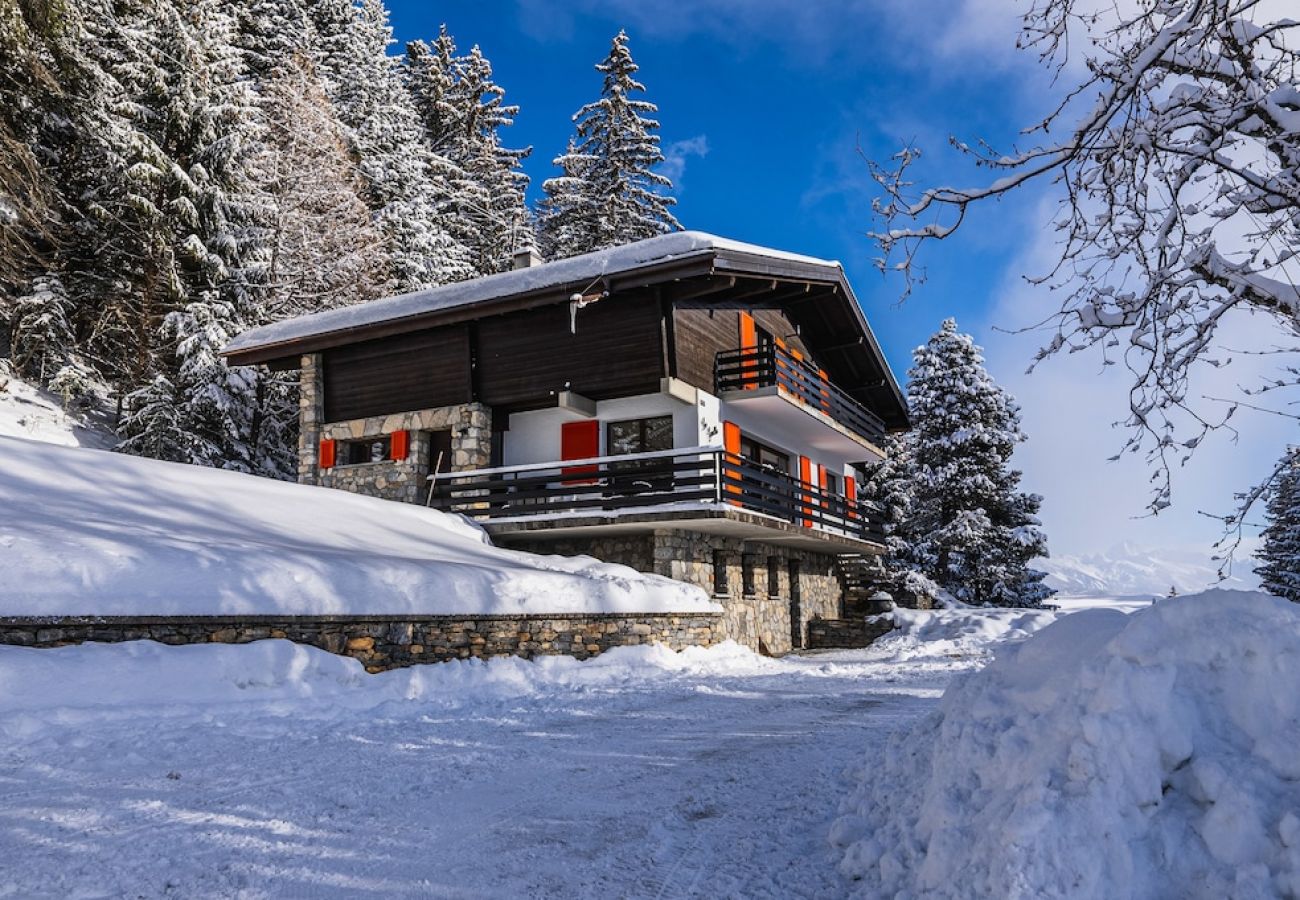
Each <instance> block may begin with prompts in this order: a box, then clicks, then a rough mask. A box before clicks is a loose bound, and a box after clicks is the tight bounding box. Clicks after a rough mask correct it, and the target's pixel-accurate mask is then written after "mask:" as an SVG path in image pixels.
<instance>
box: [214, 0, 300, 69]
mask: <svg viewBox="0 0 1300 900" xmlns="http://www.w3.org/2000/svg"><path fill="white" fill-rule="evenodd" d="M232 6H233V10H232V11H233V12H234V14H235V16H236V17H237V23H238V30H239V37H238V43H239V46H240V48H241V49H242V50H243V51H244V61H245V65H246V67H247V69H248V72H249V74H250V75H251V76H252V77H253V79H254V80H255V81H257V82H258V84H259V86H260V84H261V83H262V82H263V81H265V80H266V79H268V78H270V77H271V76H272V75H273V74H274V73H275V72H276V71H278V70H279V69H281V68H282V67H283V66H285V65H292V64H293V62H294V60H295V59H297V58H300V57H302V56H304V55H306V56H308V57H311V56H313V55H314V54H315V53H316V52H317V51H318V49H319V48H318V41H317V39H316V30H315V28H314V27H313V25H312V20H311V17H310V16H309V15H308V13H307V2H306V0H246V2H243V3H237V4H232Z"/></svg>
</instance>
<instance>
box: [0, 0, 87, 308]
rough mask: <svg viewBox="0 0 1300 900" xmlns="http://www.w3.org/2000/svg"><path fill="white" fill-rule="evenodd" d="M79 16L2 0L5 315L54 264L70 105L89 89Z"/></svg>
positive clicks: (1, 271) (1, 266)
mask: <svg viewBox="0 0 1300 900" xmlns="http://www.w3.org/2000/svg"><path fill="white" fill-rule="evenodd" d="M75 36H76V29H75V17H73V16H72V15H71V14H69V13H68V12H67V11H65V10H63V9H62V8H61V5H60V4H53V3H30V2H22V0H0V318H3V316H4V315H6V314H7V313H8V312H10V306H11V304H12V301H13V299H14V297H15V295H16V294H18V293H20V292H21V291H22V290H23V288H24V287H25V286H29V284H30V281H31V279H32V278H34V277H40V276H41V274H43V273H45V272H48V271H49V270H50V269H51V268H52V267H54V266H55V260H54V257H55V253H56V251H57V250H58V248H59V244H60V242H61V240H62V238H63V237H64V235H63V230H64V229H63V225H64V222H63V218H62V217H63V208H62V203H61V199H62V198H61V197H60V191H59V186H60V184H61V173H60V170H61V168H62V163H63V154H62V152H61V148H62V147H63V146H64V145H65V144H66V143H67V142H68V141H69V140H70V133H69V107H70V106H71V104H72V103H73V100H74V98H75V96H76V95H77V94H78V93H79V91H80V90H81V89H82V87H83V85H82V84H81V81H82V71H81V69H80V66H79V65H78V54H77V46H76V45H77V41H76V40H75Z"/></svg>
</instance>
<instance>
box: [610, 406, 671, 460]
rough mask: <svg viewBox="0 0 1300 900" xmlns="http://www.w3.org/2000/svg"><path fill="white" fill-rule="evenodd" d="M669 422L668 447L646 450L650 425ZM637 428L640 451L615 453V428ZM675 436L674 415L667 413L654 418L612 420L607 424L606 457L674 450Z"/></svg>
mask: <svg viewBox="0 0 1300 900" xmlns="http://www.w3.org/2000/svg"><path fill="white" fill-rule="evenodd" d="M663 420H667V423H668V431H667V434H668V446H666V447H660V448H655V449H646V444H647V440H646V438H647V435H648V434H649V429H648V424H649V423H650V422H652V421H663ZM632 424H635V425H636V426H637V446H638V448H639V449H637V450H630V451H625V452H618V453H616V452H614V428H615V427H617V426H620V425H632ZM674 437H675V436H674V434H673V416H672V413H665V414H662V415H654V416H637V417H636V418H632V419H611V420H609V421H607V422H606V423H605V455H606V456H630V455H632V454H634V453H659V452H664V451H668V450H672V449H674V443H675V441H674Z"/></svg>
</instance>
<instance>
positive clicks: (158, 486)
mask: <svg viewBox="0 0 1300 900" xmlns="http://www.w3.org/2000/svg"><path fill="white" fill-rule="evenodd" d="M0 460H3V465H0V572H3V573H4V575H5V577H4V578H3V579H0V615H46V614H49V615H55V614H63V615H76V614H87V615H126V614H143V615H151V614H152V615H163V614H215V613H297V614H323V613H343V612H351V613H375V614H394V613H452V614H460V613H466V614H468V613H519V612H545V613H549V612H573V613H577V612H596V611H639V612H654V611H661V612H668V611H671V612H689V611H697V610H709V609H715V608H716V606H715V605H714V604H713V603H712V602H711V601H710V600H709V599H708V598H707V597H706V596H705V595H704V593H703V592H702V591H700V590H699V589H698V588H694V587H691V586H688V585H685V584H681V583H679V582H675V581H670V580H668V579H666V578H659V577H656V576H653V575H642V574H640V573H638V572H635V571H633V570H632V569H629V568H626V567H624V566H617V565H610V564H607V563H602V562H598V561H596V560H593V559H591V558H589V557H574V558H565V557H558V556H537V555H533V554H529V553H520V552H515V551H510V550H505V549H501V548H497V547H493V546H492V545H491V544H490V543H488V542H487V538H486V536H485V535H484V533H483V531H482V530H481V529H479V528H478V527H477V526H476V525H473V524H472V523H470V522H468V521H467V520H465V519H463V518H461V517H459V516H452V515H446V514H443V513H439V512H436V511H434V510H428V509H423V508H421V507H418V506H413V505H410V504H401V503H391V502H388V501H384V500H378V499H375V498H372V497H362V496H358V495H354V494H347V493H344V492H343V491H335V490H329V489H326V488H317V487H310V486H304V485H297V484H286V483H283V482H277V481H272V480H269V479H265V478H256V477H253V476H250V475H241V474H238V473H235V472H223V471H218V470H214V469H204V468H200V467H196V466H185V465H179V464H176V463H165V462H158V461H156V460H148V459H138V458H135V457H130V456H124V455H121V454H116V453H107V452H104V451H102V450H87V449H82V448H77V447H63V446H56V445H55V444H51V443H43V442H37V441H30V440H22V439H15V438H6V437H0Z"/></svg>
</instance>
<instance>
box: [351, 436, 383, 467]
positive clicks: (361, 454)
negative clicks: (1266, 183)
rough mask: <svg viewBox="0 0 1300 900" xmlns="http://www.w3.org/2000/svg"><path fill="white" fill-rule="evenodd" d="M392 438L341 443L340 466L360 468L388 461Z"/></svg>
mask: <svg viewBox="0 0 1300 900" xmlns="http://www.w3.org/2000/svg"><path fill="white" fill-rule="evenodd" d="M389 440H390V438H388V437H387V436H385V437H381V438H366V439H365V440H360V441H340V442H339V465H341V466H360V465H365V464H366V463H377V462H383V461H384V460H386V459H388V457H389V455H390V451H391V449H392V447H391V445H390V444H389Z"/></svg>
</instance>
